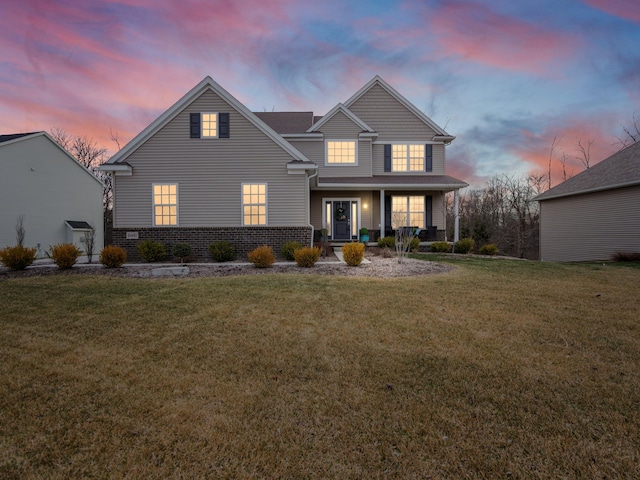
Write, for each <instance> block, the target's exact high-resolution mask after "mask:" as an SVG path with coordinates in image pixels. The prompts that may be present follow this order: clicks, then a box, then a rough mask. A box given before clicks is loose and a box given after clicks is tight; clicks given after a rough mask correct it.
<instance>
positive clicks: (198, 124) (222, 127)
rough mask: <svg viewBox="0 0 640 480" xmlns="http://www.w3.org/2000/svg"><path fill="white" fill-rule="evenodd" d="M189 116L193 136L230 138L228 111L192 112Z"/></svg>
mask: <svg viewBox="0 0 640 480" xmlns="http://www.w3.org/2000/svg"><path fill="white" fill-rule="evenodd" d="M189 118H190V123H189V136H190V137H191V138H229V114H228V113H214V112H210V113H191V114H190V117H189Z"/></svg>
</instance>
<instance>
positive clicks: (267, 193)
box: [240, 182, 269, 227]
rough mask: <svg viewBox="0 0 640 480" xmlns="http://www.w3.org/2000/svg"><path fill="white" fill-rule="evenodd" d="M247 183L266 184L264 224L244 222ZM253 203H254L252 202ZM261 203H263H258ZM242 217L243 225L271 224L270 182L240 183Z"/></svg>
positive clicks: (251, 183) (253, 183)
mask: <svg viewBox="0 0 640 480" xmlns="http://www.w3.org/2000/svg"><path fill="white" fill-rule="evenodd" d="M245 185H264V225H255V224H250V225H249V224H246V223H244V205H245V204H244V186H245ZM251 205H253V204H251ZM258 205H261V204H258ZM240 219H241V221H242V226H243V227H266V226H267V225H269V184H268V183H267V182H242V183H241V184H240Z"/></svg>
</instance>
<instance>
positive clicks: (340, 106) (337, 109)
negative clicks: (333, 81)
mask: <svg viewBox="0 0 640 480" xmlns="http://www.w3.org/2000/svg"><path fill="white" fill-rule="evenodd" d="M338 113H343V114H344V115H345V116H346V117H347V118H348V119H349V120H351V121H352V122H353V123H355V124H356V125H357V126H358V127H360V128H361V129H362V131H363V132H368V133H373V132H374V130H373V129H372V128H371V127H370V126H369V125H367V124H366V123H365V122H363V121H362V120H361V119H360V118H358V116H357V115H356V114H355V113H353V112H352V111H351V110H349V109H347V108H346V107H345V106H344V105H343V104H342V103H339V104H338V105H336V106H335V107H333V108H332V109H331V110H329V112H328V113H327V114H326V115H325V116H323V117H321V118H320V119H318V121H317V122H315V123H314V124H313V125H312V126H311V127H309V129H308V130H307V132H308V133H311V132H315V131H316V130H318V129H319V128H320V127H322V125H324V124H325V123H327V122H328V121H329V120H331V119H332V118H333V117H334V116H336V115H337V114H338Z"/></svg>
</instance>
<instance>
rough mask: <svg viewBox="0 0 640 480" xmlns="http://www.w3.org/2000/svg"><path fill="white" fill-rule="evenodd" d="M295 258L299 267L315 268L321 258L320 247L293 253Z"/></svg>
mask: <svg viewBox="0 0 640 480" xmlns="http://www.w3.org/2000/svg"><path fill="white" fill-rule="evenodd" d="M293 256H294V258H295V261H296V263H297V264H298V266H299V267H305V268H310V267H313V266H314V265H315V264H316V262H317V261H318V259H319V258H320V249H319V248H318V247H302V248H297V249H296V250H294V251H293Z"/></svg>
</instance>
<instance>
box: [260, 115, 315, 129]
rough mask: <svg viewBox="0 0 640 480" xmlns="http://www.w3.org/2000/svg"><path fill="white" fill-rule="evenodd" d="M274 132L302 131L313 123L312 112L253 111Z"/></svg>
mask: <svg viewBox="0 0 640 480" xmlns="http://www.w3.org/2000/svg"><path fill="white" fill-rule="evenodd" d="M253 114H254V115H255V116H256V117H258V118H259V119H260V120H262V121H263V122H264V123H266V124H267V125H269V126H270V127H271V128H272V129H273V130H275V132H276V133H279V134H287V133H304V132H306V131H307V129H308V128H309V127H310V126H311V125H312V124H313V112H253Z"/></svg>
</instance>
